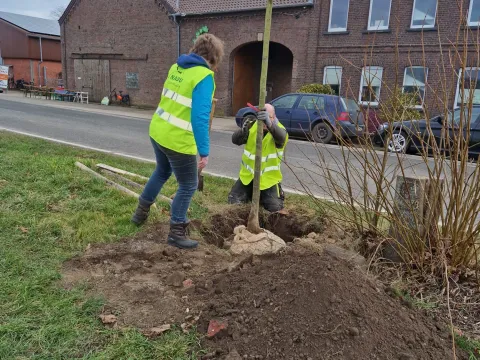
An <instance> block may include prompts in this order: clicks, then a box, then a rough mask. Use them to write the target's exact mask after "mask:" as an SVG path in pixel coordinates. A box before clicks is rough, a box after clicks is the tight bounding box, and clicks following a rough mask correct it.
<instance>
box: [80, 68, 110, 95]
mask: <svg viewBox="0 0 480 360" xmlns="http://www.w3.org/2000/svg"><path fill="white" fill-rule="evenodd" d="M74 69H75V90H76V91H83V92H88V97H89V99H91V100H92V101H98V102H100V101H102V99H103V98H104V97H105V96H108V95H109V94H110V61H109V60H85V59H75V61H74Z"/></svg>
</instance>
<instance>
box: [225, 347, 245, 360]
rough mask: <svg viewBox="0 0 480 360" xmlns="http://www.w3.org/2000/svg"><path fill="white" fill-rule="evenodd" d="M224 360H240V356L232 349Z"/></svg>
mask: <svg viewBox="0 0 480 360" xmlns="http://www.w3.org/2000/svg"><path fill="white" fill-rule="evenodd" d="M225 360H242V357H241V356H240V354H239V353H238V351H237V350H235V349H233V350H232V351H230V352H229V353H228V355H227V356H226V357H225Z"/></svg>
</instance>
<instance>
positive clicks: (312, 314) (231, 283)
mask: <svg viewBox="0 0 480 360" xmlns="http://www.w3.org/2000/svg"><path fill="white" fill-rule="evenodd" d="M308 230H310V229H308ZM167 231H168V225H166V224H158V225H155V226H154V227H151V228H149V229H146V231H145V232H144V233H140V234H137V235H136V236H135V237H133V238H130V239H125V240H123V241H120V242H118V243H113V244H102V245H94V246H92V247H91V248H90V249H89V250H88V252H86V253H85V254H84V255H83V256H81V257H78V258H75V259H72V260H71V261H68V262H67V263H65V265H64V279H63V284H64V286H66V287H71V286H73V285H75V284H78V283H83V282H84V281H87V282H89V283H90V284H91V285H92V286H91V287H90V289H91V290H90V292H91V293H92V295H99V294H101V295H103V296H104V297H105V298H106V299H107V305H106V306H105V309H104V312H105V313H115V314H119V315H118V322H119V323H120V324H121V325H122V326H124V325H126V326H135V327H138V328H140V329H141V330H147V331H148V330H149V329H152V328H157V327H159V326H162V325H164V324H177V325H180V324H187V325H188V326H190V325H193V324H194V325H197V328H198V330H199V331H201V332H202V333H203V334H204V335H207V331H208V327H209V325H210V323H211V321H212V320H215V321H217V324H226V326H225V328H224V329H220V331H219V332H218V334H219V335H217V334H216V335H215V336H213V337H212V338H211V339H210V338H208V337H207V336H205V340H204V343H203V346H204V347H205V348H207V350H208V351H207V352H208V354H207V355H208V358H211V359H223V360H224V359H234V360H237V359H238V356H240V357H241V358H242V359H244V358H245V356H246V358H247V359H265V360H266V359H272V360H277V359H292V360H296V359H298V360H300V359H301V360H306V359H324V358H327V359H328V358H336V359H399V358H400V357H401V358H405V359H409V358H412V359H435V360H437V359H449V358H453V357H452V354H451V346H450V345H451V341H450V340H449V338H448V333H446V332H445V331H446V330H445V331H439V330H438V329H437V326H436V322H431V320H429V319H428V318H427V317H426V316H425V315H424V314H423V313H421V312H418V311H415V310H414V309H410V308H407V307H406V306H404V305H403V304H401V303H400V301H397V300H392V298H391V297H390V296H389V295H388V294H386V293H385V292H384V290H382V288H381V287H380V286H379V285H378V284H376V283H375V282H373V281H372V280H370V279H368V278H366V276H365V274H364V273H363V272H362V271H361V270H359V269H357V268H356V267H352V266H351V264H349V263H348V262H346V261H343V260H340V259H338V258H335V257H333V256H332V255H329V254H323V255H318V253H313V252H311V251H310V250H307V249H305V248H303V247H300V246H298V245H295V244H293V245H290V246H289V247H287V250H285V251H283V252H281V253H280V254H277V255H275V256H270V257H267V258H256V257H252V256H250V257H242V258H233V257H231V256H229V255H228V254H226V253H225V251H223V250H220V249H218V248H216V247H215V246H211V245H207V244H205V243H203V242H202V243H201V246H200V249H199V250H197V251H193V252H190V251H178V250H175V249H174V250H172V249H170V248H169V247H168V246H167V245H166V244H164V243H162V242H158V241H155V240H154V239H164V238H165V237H166V233H167ZM232 231H233V228H232ZM316 231H317V232H318V230H316ZM306 235H308V232H307V233H306V234H305V236H306ZM184 264H192V267H190V266H184ZM329 269H330V270H329ZM159 309H161V311H159ZM199 315H200V317H199ZM442 329H448V327H447V326H443V327H442ZM332 354H335V355H334V356H333V357H332ZM462 356H463V354H460V356H459V359H463V357H462Z"/></svg>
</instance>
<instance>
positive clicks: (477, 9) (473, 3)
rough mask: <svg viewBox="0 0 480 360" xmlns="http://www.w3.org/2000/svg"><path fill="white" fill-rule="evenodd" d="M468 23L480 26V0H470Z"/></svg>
mask: <svg viewBox="0 0 480 360" xmlns="http://www.w3.org/2000/svg"><path fill="white" fill-rule="evenodd" d="M468 25H470V26H480V0H470V9H469V10H468Z"/></svg>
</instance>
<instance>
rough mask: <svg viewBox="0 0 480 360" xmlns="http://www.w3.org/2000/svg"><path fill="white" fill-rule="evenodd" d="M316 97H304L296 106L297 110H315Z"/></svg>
mask: <svg viewBox="0 0 480 360" xmlns="http://www.w3.org/2000/svg"><path fill="white" fill-rule="evenodd" d="M317 100H318V96H304V97H302V100H301V101H300V104H298V108H299V109H306V110H316V109H317Z"/></svg>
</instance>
